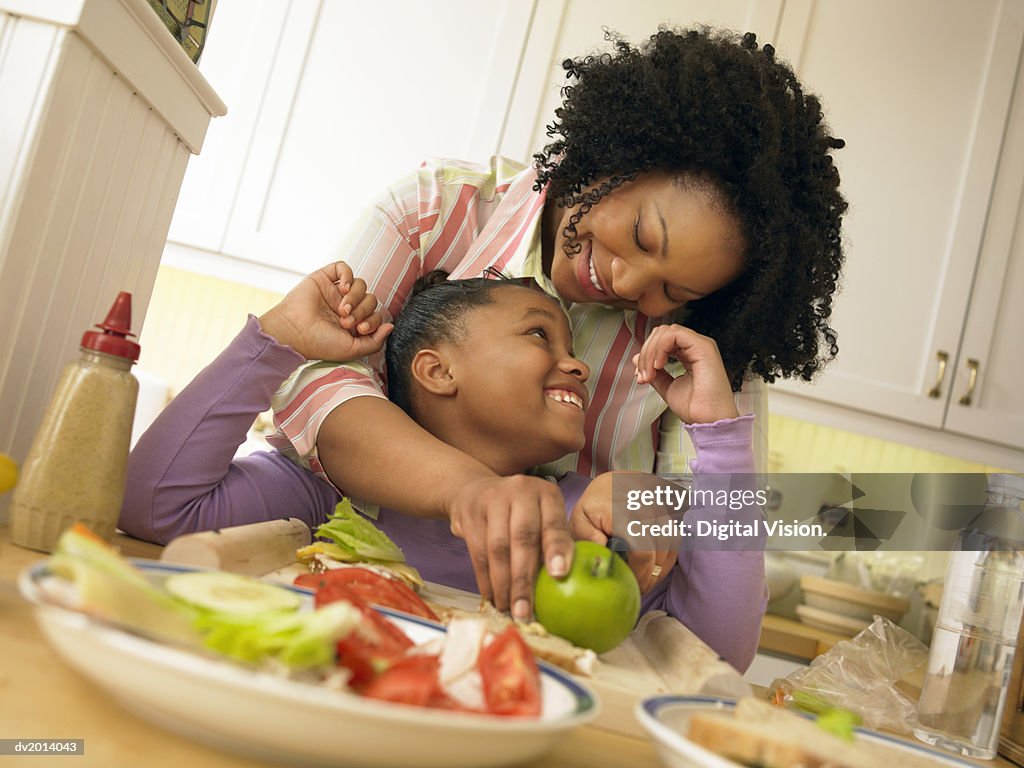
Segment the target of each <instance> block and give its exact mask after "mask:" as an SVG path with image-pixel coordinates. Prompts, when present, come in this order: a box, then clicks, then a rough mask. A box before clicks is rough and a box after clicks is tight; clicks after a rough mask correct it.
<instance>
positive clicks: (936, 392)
mask: <svg viewBox="0 0 1024 768" xmlns="http://www.w3.org/2000/svg"><path fill="white" fill-rule="evenodd" d="M935 357H936V359H937V360H938V361H939V375H938V376H936V377H935V385H934V386H933V387H932V388H931V389H929V390H928V397H934V398H939V397H942V382H943V380H944V379H945V378H946V363H948V362H949V354H948V353H946V352H943V351H942V350H941V349H940V350H939V351H938V352H936V353H935Z"/></svg>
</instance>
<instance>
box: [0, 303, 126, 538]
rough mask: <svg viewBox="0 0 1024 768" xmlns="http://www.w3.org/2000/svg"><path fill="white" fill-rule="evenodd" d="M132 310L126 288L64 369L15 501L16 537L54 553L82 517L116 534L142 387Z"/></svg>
mask: <svg viewBox="0 0 1024 768" xmlns="http://www.w3.org/2000/svg"><path fill="white" fill-rule="evenodd" d="M131 316H132V296H131V294H130V293H127V292H125V291H122V292H121V293H120V294H119V295H118V297H117V299H116V300H115V301H114V304H113V306H112V307H111V308H110V312H108V313H107V317H106V319H105V320H104V321H103V322H102V323H98V324H97V326H96V327H97V328H99V330H88V331H86V332H85V334H84V335H83V336H82V344H81V354H80V355H79V357H78V359H77V360H74V361H72V362H71V363H69V364H68V365H67V367H66V368H65V369H64V372H63V374H62V375H61V378H60V381H59V383H58V384H57V391H56V392H55V393H54V395H53V398H52V399H51V400H50V404H49V406H48V407H47V409H46V413H45V414H44V416H43V420H42V423H41V424H40V425H39V430H38V432H36V436H35V440H33V442H32V448H31V449H30V450H29V454H28V458H27V459H25V464H24V466H23V467H22V474H21V478H20V480H19V481H18V485H17V487H16V488H15V490H14V498H13V499H12V500H11V513H10V517H11V521H10V523H11V541H12V542H14V543H15V544H18V545H19V546H23V547H28V548H30V549H35V550H39V551H41V552H52V551H53V548H54V546H55V545H56V543H57V539H58V538H60V535H61V533H63V532H64V531H65V530H67V529H68V528H70V527H71V526H72V525H74V524H75V523H76V522H81V523H84V524H85V525H87V526H88V527H89V528H90V529H91V530H92V531H93V532H95V533H96V534H97V535H99V536H102V537H103V538H104V539H107V540H109V539H110V538H111V537H112V536H113V535H114V530H115V528H116V527H117V519H118V516H119V515H120V512H121V503H122V502H123V501H124V491H125V469H126V466H127V463H128V449H129V445H130V442H131V434H132V421H133V419H134V417H135V401H136V398H137V397H138V393H139V383H138V381H137V380H136V379H135V377H134V376H133V375H132V372H131V367H132V365H133V364H134V363H135V361H136V360H138V358H139V351H140V347H139V345H138V344H136V343H135V342H134V341H132V340H131V339H130V338H128V337H129V336H133V335H134V334H133V333H132V332H131Z"/></svg>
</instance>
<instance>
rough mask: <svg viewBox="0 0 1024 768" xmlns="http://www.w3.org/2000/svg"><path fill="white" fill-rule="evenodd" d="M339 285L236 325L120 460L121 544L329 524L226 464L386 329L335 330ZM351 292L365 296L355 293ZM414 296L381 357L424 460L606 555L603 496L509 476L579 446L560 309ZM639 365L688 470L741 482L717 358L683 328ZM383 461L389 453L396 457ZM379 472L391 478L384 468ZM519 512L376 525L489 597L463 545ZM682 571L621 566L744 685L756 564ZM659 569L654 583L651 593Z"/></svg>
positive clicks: (484, 282) (297, 292) (688, 557)
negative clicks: (316, 361) (483, 482)
mask: <svg viewBox="0 0 1024 768" xmlns="http://www.w3.org/2000/svg"><path fill="white" fill-rule="evenodd" d="M441 275H443V273H441ZM347 280H348V275H347V270H346V269H345V268H344V265H341V264H332V265H330V266H328V267H325V268H324V269H322V270H319V271H318V272H316V273H314V274H312V275H310V276H309V277H307V278H306V279H304V280H303V281H302V282H301V283H300V284H299V285H298V286H297V287H296V288H295V289H294V290H293V291H292V292H290V293H289V294H288V295H287V296H286V297H285V298H284V299H283V300H282V302H281V303H280V304H279V305H278V306H276V307H274V308H273V309H271V310H270V311H268V312H267V313H266V314H265V315H263V316H262V317H261V318H260V319H259V320H258V321H257V320H256V319H255V318H253V317H250V319H249V322H248V323H247V324H246V326H245V329H244V330H243V331H242V332H241V333H240V334H239V335H238V337H236V338H235V340H234V341H233V342H232V343H231V344H230V345H229V346H228V348H227V349H226V350H225V351H224V352H223V353H222V354H221V355H220V356H219V357H218V358H217V359H216V360H215V361H214V362H213V363H211V365H210V366H208V367H207V368H206V369H204V370H203V371H202V372H201V373H200V374H199V375H198V376H197V377H196V378H195V380H193V382H192V383H191V384H189V386H188V387H186V388H185V389H184V390H183V391H182V392H181V393H180V394H179V395H178V396H177V397H176V398H175V399H174V401H173V402H172V403H171V404H170V405H169V406H168V407H167V409H165V411H164V412H163V413H162V414H161V415H160V416H159V417H158V418H157V420H156V421H155V422H154V423H153V425H152V426H151V427H150V428H149V429H148V430H147V431H146V433H145V434H144V435H143V436H142V438H141V439H140V440H139V443H138V444H137V445H136V447H135V449H134V451H133V452H132V455H131V459H130V462H129V470H128V490H127V494H126V498H125V504H124V508H123V511H122V515H121V520H120V526H121V528H122V529H123V530H124V531H126V532H127V533H130V534H132V535H135V536H139V537H141V538H147V539H155V540H158V541H161V542H166V541H168V540H170V539H172V538H174V537H175V536H178V535H181V534H183V533H187V532H191V531H197V530H208V529H212V528H220V527H225V526H230V525H241V524H245V523H253V522H258V521H261V520H270V519H277V518H281V517H297V518H299V519H302V520H304V521H305V522H306V523H307V524H309V525H310V526H311V527H315V526H316V525H318V524H319V523H321V522H323V521H324V520H325V519H326V518H327V516H328V515H329V514H330V512H331V511H332V510H333V508H334V506H335V505H336V504H337V502H338V501H339V500H340V498H341V497H340V495H339V494H338V492H337V491H336V490H335V489H334V488H333V487H332V486H331V485H330V484H329V483H326V482H324V481H322V480H320V479H319V478H317V477H315V476H314V475H313V474H312V473H310V472H307V471H306V470H304V469H301V468H300V467H298V466H297V465H296V464H295V463H294V462H293V461H290V460H289V459H287V458H285V457H284V456H283V455H282V454H281V453H280V452H278V451H269V452H260V453H256V454H252V455H250V456H247V457H245V458H241V459H237V460H233V455H234V452H235V450H236V449H237V447H238V445H240V444H241V442H242V441H243V440H244V439H245V436H246V432H247V430H248V428H249V426H250V425H251V424H252V421H253V419H254V418H255V416H256V414H257V413H259V412H260V411H262V410H265V409H266V408H267V406H268V405H269V403H270V399H271V396H272V395H273V393H274V391H275V389H276V388H277V387H278V386H279V385H280V384H281V382H282V381H283V380H284V379H285V378H286V377H287V376H288V375H289V373H291V372H292V371H293V369H295V368H296V367H297V366H299V365H300V364H301V363H303V362H305V360H306V359H307V356H308V355H309V354H310V353H311V352H313V351H314V350H315V351H316V353H317V354H322V353H324V352H329V353H330V354H331V356H333V357H335V358H337V359H341V360H344V359H346V358H348V357H355V356H360V355H365V354H367V353H368V352H370V351H373V349H375V348H378V347H379V346H380V344H382V343H383V341H384V338H385V337H386V336H387V334H388V332H389V331H390V330H391V325H390V324H388V323H384V324H381V325H379V326H378V327H377V330H376V332H375V333H374V335H373V336H372V337H365V336H363V337H360V336H356V335H352V334H349V333H347V332H342V331H340V330H339V329H338V325H339V319H340V318H339V314H340V313H339V314H335V313H338V312H339V309H338V308H339V306H340V304H341V302H342V298H343V296H346V295H351V291H350V292H349V293H348V294H346V293H343V292H342V289H341V288H339V287H338V285H336V283H337V282H339V281H341V282H343V283H344V282H345V281H347ZM354 282H355V283H356V285H355V286H354V287H355V289H356V290H357V291H358V292H361V291H362V290H363V286H362V285H361V284H360V283H359V281H354ZM415 290H416V291H417V292H415V293H414V295H413V296H412V297H411V298H410V300H409V302H408V304H407V306H406V307H405V309H404V310H403V311H402V313H401V314H400V315H399V316H398V319H397V320H396V322H395V325H394V331H393V333H391V338H390V340H389V343H388V350H387V370H388V383H389V385H390V388H389V391H390V392H391V395H392V398H393V399H394V401H395V404H396V405H397V406H398V407H400V408H402V409H403V411H404V412H407V413H408V414H409V415H410V416H411V417H412V418H413V419H415V421H416V423H417V424H418V425H420V426H421V427H422V428H423V429H424V430H425V431H426V432H427V433H428V434H429V435H430V436H431V439H432V440H434V441H435V443H436V445H437V448H438V449H441V448H442V447H443V448H448V449H457V450H460V451H463V452H465V453H466V454H467V455H472V456H474V457H476V459H477V460H478V461H480V462H481V463H482V464H484V465H485V466H487V467H488V469H489V470H490V471H492V472H494V473H495V474H496V475H497V476H500V477H504V478H507V479H508V480H509V481H510V482H511V483H513V484H514V483H515V482H521V481H531V482H537V483H541V484H542V485H543V486H544V487H546V488H548V489H549V493H548V494H547V496H545V497H544V498H543V505H542V508H541V511H542V514H543V515H544V517H545V519H548V518H550V519H558V520H560V521H561V522H562V524H563V525H564V524H565V520H566V516H567V510H568V511H571V517H572V525H573V528H574V529H576V530H577V531H578V532H579V533H580V534H581V535H585V536H587V537H588V538H595V539H597V540H599V541H604V540H606V538H607V535H608V534H610V533H611V532H612V528H611V515H610V507H609V503H608V502H609V500H610V496H609V494H608V493H607V489H606V488H605V487H602V485H601V483H595V484H594V485H593V490H591V489H590V488H587V484H588V482H589V478H588V477H585V476H582V475H579V474H575V473H569V474H567V475H566V476H564V477H563V478H562V481H561V483H560V484H559V485H557V486H556V485H555V484H554V483H551V482H547V481H544V480H540V479H538V478H531V477H526V476H525V475H523V474H522V473H523V472H525V471H526V470H527V469H528V468H529V467H532V466H535V465H538V464H543V463H545V462H549V461H554V460H556V459H558V458H559V457H561V456H562V455H564V454H566V453H572V452H574V451H577V450H579V448H580V447H581V446H582V445H583V444H584V440H585V436H584V424H585V420H586V414H587V411H588V408H589V404H590V395H589V393H588V390H587V387H586V382H587V380H588V378H589V376H590V370H589V368H588V367H587V365H586V364H585V363H583V362H582V361H581V360H579V359H578V358H576V357H575V356H574V353H573V347H572V334H571V331H570V327H569V323H568V320H567V318H566V316H565V313H564V312H563V310H562V308H561V307H560V305H559V304H558V303H557V302H555V301H554V300H552V299H551V298H550V297H549V296H548V295H547V294H545V293H544V292H543V291H541V290H539V289H538V288H536V287H530V286H528V285H526V284H524V283H523V282H521V281H514V280H500V279H499V280H494V279H482V278H481V279H475V280H466V281H439V275H438V273H432V274H431V275H429V276H428V278H427V279H426V280H424V281H421V282H420V283H419V284H418V287H417V288H416V289H415ZM311 315H318V316H320V317H321V318H323V319H324V320H325V321H326V320H327V319H331V320H332V321H333V323H334V328H335V331H337V333H335V334H332V335H316V334H314V335H310V333H309V329H310V325H309V324H308V323H306V322H298V320H299V319H300V318H303V317H309V316H311ZM322 328H323V329H326V324H325V325H324V326H322ZM668 354H672V355H677V356H678V357H679V359H680V361H681V362H683V363H684V364H686V365H687V366H688V371H689V373H688V374H687V376H685V377H682V380H675V381H669V380H667V379H664V376H667V375H668V374H666V373H665V371H664V370H663V366H664V359H663V357H664V356H665V355H668ZM645 356H647V357H649V359H646V358H645ZM641 358H642V359H641V360H640V361H639V363H640V370H641V376H643V377H645V378H646V377H651V376H652V375H653V372H655V371H656V372H657V378H654V382H655V386H656V387H658V388H659V391H663V392H665V393H666V394H669V395H670V396H671V399H672V402H673V403H675V404H676V405H677V406H678V407H680V413H681V414H682V415H683V416H685V417H686V418H687V419H688V420H690V421H692V422H693V423H692V424H691V425H689V426H688V427H687V429H688V430H690V433H691V434H692V435H693V437H694V442H695V444H696V445H697V450H698V461H699V462H700V463H701V465H706V466H707V467H708V468H709V471H714V472H736V473H750V472H752V470H753V453H752V451H751V445H750V442H751V424H752V421H753V417H752V416H743V417H737V416H736V410H735V404H734V401H733V397H732V392H731V389H730V387H729V382H728V377H727V376H726V374H725V369H724V367H723V365H722V361H721V357H720V356H719V354H718V351H717V349H716V347H715V345H714V343H713V342H712V341H711V340H710V339H707V338H705V337H702V336H700V335H699V334H696V333H694V332H693V331H690V330H688V329H685V328H681V327H680V326H671V327H665V328H663V329H660V330H659V332H658V334H656V335H655V336H652V338H651V340H650V342H649V343H648V344H647V345H645V347H644V352H642V353H641ZM670 378H671V377H669V379H670ZM671 388H676V390H679V391H675V392H670V389H671ZM682 389H687V390H688V393H689V394H684V393H683V392H682V391H681V390H682ZM391 447H392V449H393V451H395V452H396V453H400V452H401V451H402V450H403V449H402V446H401V445H392V446H391ZM396 463H398V462H396ZM698 469H700V465H698ZM375 471H376V472H377V473H378V474H380V475H382V476H385V477H388V476H393V466H392V464H391V463H390V462H388V461H386V460H385V461H383V462H382V463H381V464H380V465H379V466H377V467H376V468H375ZM394 481H395V482H404V480H403V479H401V478H398V479H395V480H394ZM563 498H564V501H563ZM528 512H529V510H527V509H525V508H524V507H523V506H521V505H517V504H516V503H514V502H513V503H512V504H510V505H509V506H508V507H507V508H506V509H505V510H504V513H505V514H506V515H507V516H508V517H509V518H510V520H511V521H512V522H509V523H506V524H505V525H504V526H488V527H484V526H476V527H467V528H465V529H463V530H462V531H455V532H453V530H452V527H451V523H450V522H449V521H448V520H447V519H445V518H443V517H440V516H436V517H433V518H428V517H424V516H412V515H407V514H404V510H402V509H401V508H398V510H394V509H381V510H380V511H379V513H378V516H377V520H376V523H377V525H378V526H380V528H381V529H383V530H384V531H385V532H386V533H387V534H388V535H389V536H391V537H392V539H393V540H394V541H395V543H397V544H398V545H399V546H400V547H402V549H403V551H404V552H405V555H406V558H407V559H408V561H409V562H410V563H411V564H412V565H413V566H415V567H416V568H418V569H419V570H420V572H421V573H422V574H423V576H424V578H426V579H427V580H428V581H432V582H436V583H441V584H447V585H450V586H454V587H457V588H460V589H465V590H474V589H480V590H481V592H482V593H483V594H485V595H488V596H493V595H492V594H491V593H489V592H488V591H487V590H488V589H489V587H490V585H491V584H493V583H495V582H498V583H500V582H501V580H502V579H508V578H511V574H510V572H509V573H505V574H494V573H490V572H488V571H487V570H486V569H487V568H488V567H491V568H493V562H492V563H488V561H487V560H483V561H481V560H479V559H475V558H472V557H471V554H470V553H471V552H472V551H473V544H474V543H476V544H478V546H480V547H481V548H487V547H488V546H491V545H492V542H478V541H477V538H478V537H480V536H485V535H488V533H491V534H493V531H494V530H502V529H509V528H512V529H514V528H515V527H516V523H515V518H517V517H520V516H523V515H524V513H527V514H528ZM691 514H693V515H700V514H702V510H692V511H691ZM456 533H457V534H459V535H458V536H456V535H455V534H456ZM467 545H468V547H467ZM503 546H508V542H505V543H504V544H503ZM681 557H682V560H681V562H680V563H679V565H677V566H675V567H672V563H673V562H674V555H671V554H664V553H663V554H660V555H656V554H655V553H646V554H641V553H634V555H631V557H630V566H631V567H632V568H633V569H634V571H635V572H636V573H637V576H638V578H639V579H640V582H641V585H642V586H643V587H644V591H645V596H644V602H643V607H644V610H651V609H655V608H659V609H663V610H666V611H668V612H670V613H671V614H672V615H674V616H676V617H677V618H678V619H679V620H680V621H682V622H684V623H685V624H687V626H689V627H691V629H693V631H694V632H695V633H697V634H698V635H699V636H700V637H702V638H703V639H704V640H705V641H706V642H708V643H709V644H710V645H711V646H712V647H713V648H714V649H715V650H716V651H717V652H718V653H719V654H721V655H722V656H723V657H724V658H726V659H727V660H729V661H730V662H731V663H732V664H734V665H735V666H736V667H737V668H738V669H745V668H746V667H747V665H748V664H749V663H750V661H751V659H752V658H753V655H754V652H755V650H756V646H757V638H758V628H759V625H760V618H761V615H762V614H763V611H764V606H765V593H764V570H763V557H762V554H761V552H687V553H684V554H683V555H682V556H681ZM567 565H568V563H566V564H564V566H566V567H567ZM656 566H657V568H658V569H660V570H661V573H660V576H653V575H652V573H653V572H655V570H656V569H655V567H656ZM522 567H523V568H526V569H529V570H531V571H532V572H534V573H536V571H537V570H538V569H539V567H540V563H539V562H538V560H537V558H536V557H535V558H534V559H533V560H532V561H528V562H526V563H525V564H522ZM564 570H565V567H563V571H564ZM520 609H522V606H520Z"/></svg>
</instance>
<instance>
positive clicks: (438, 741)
mask: <svg viewBox="0 0 1024 768" xmlns="http://www.w3.org/2000/svg"><path fill="white" fill-rule="evenodd" d="M133 564H134V565H135V566H136V567H138V568H139V569H141V570H142V571H143V572H145V573H146V574H147V576H148V577H150V578H152V579H153V580H154V581H158V580H159V579H161V578H166V576H167V575H169V574H172V573H181V572H183V571H191V570H198V569H194V568H188V567H184V566H173V565H168V564H163V563H152V562H146V561H133ZM46 576H47V571H46V562H45V561H44V562H42V563H39V564H36V565H34V566H32V567H30V568H28V569H27V570H25V571H24V572H23V573H22V574H21V578H20V580H19V587H20V589H21V592H22V594H23V595H24V596H25V598H26V599H28V600H29V602H32V603H34V604H35V605H36V619H37V621H38V622H39V625H40V627H41V628H42V630H43V633H44V634H45V636H46V638H47V640H49V642H50V644H51V645H52V646H53V647H54V648H55V649H56V651H57V653H58V654H60V655H61V656H62V657H63V658H64V659H65V660H66V661H67V662H68V663H69V664H71V666H73V667H75V668H76V669H77V670H79V671H80V672H81V673H82V674H84V675H85V676H86V677H88V678H90V679H91V680H93V681H94V682H95V683H96V684H97V685H98V686H100V687H101V688H103V689H105V690H106V691H107V692H108V693H109V694H110V695H112V696H113V697H115V698H116V699H117V700H118V701H119V702H120V703H121V704H122V705H123V706H124V707H125V708H126V709H128V710H129V711H131V712H133V713H134V714H136V715H138V716H139V717H141V718H143V719H145V720H149V721H151V722H153V723H155V724H156V725H159V726H162V727H164V728H166V729H168V730H170V731H174V732H176V733H179V734H181V735H182V736H185V737H186V738H189V739H194V740H196V741H201V742H205V743H207V744H210V745H212V746H215V747H218V748H221V749H225V750H228V751H231V752H238V753H242V754H246V755H249V756H252V757H256V758H259V759H263V760H273V761H277V762H281V763H284V764H287V765H296V764H302V765H322V766H337V765H340V764H342V763H344V764H345V765H352V766H372V767H376V768H383V767H385V766H409V765H415V766H418V767H419V768H484V767H485V766H499V765H508V764H512V763H519V762H522V761H525V760H530V759H534V758H536V757H538V756H540V755H542V754H543V753H544V752H545V751H547V750H548V749H550V748H551V747H552V746H553V745H554V744H555V742H556V740H557V739H558V738H559V737H560V736H562V735H563V734H564V733H565V732H566V731H568V730H569V729H571V728H575V727H576V726H578V725H581V724H583V723H585V722H587V721H589V720H591V719H593V718H594V717H595V715H596V714H597V702H596V700H595V698H594V696H593V695H592V694H591V693H590V692H589V691H588V690H587V689H586V688H584V687H583V686H582V685H580V684H579V683H577V682H576V681H575V680H573V679H572V678H571V677H569V676H568V675H566V674H563V673H562V672H560V671H559V670H556V669H554V668H552V667H549V666H547V665H544V664H542V665H541V675H542V686H543V687H542V695H543V712H542V714H541V717H540V718H538V719H526V718H503V717H493V716H488V715H474V714H467V713H454V712H444V711H440V710H430V709H422V708H418V707H413V706H406V705H402V704H392V703H390V702H384V701H375V700H371V699H366V698H363V697H361V696H358V695H356V694H353V693H347V692H342V691H336V690H331V689H328V688H326V687H323V686H318V685H313V684H309V683H301V682H297V681H294V680H288V679H284V678H281V677H277V676H275V675H272V674H269V673H263V672H256V671H252V670H250V669H247V668H245V667H243V666H239V665H236V664H233V663H231V662H228V661H222V660H220V659H216V658H209V657H206V656H202V655H198V654H195V653H191V652H189V651H186V650H180V649H177V648H173V647H170V646H167V645H163V644H161V643H159V642H156V641H153V640H149V639H145V638H142V637H139V636H137V635H133V634H131V633H129V632H126V631H123V630H121V629H118V628H116V627H113V626H109V625H105V624H102V623H99V622H97V621H94V620H93V619H90V618H89V617H88V616H86V615H85V614H82V613H79V612H77V611H73V610H68V609H66V608H63V607H60V606H57V605H54V604H52V603H50V602H47V597H46V595H45V593H44V592H43V591H42V590H41V589H40V588H39V580H40V579H42V578H44V577H46ZM295 591H296V592H298V593H300V594H302V595H303V596H304V597H305V599H306V600H307V602H308V601H310V593H309V592H308V591H307V590H302V589H295ZM381 612H382V613H383V614H384V615H385V616H387V618H388V619H389V620H391V621H392V622H394V623H395V624H397V625H399V626H400V627H401V628H402V630H403V631H405V633H406V634H408V635H409V637H410V638H411V639H412V640H414V641H415V642H417V643H419V642H424V641H426V640H429V639H430V638H432V637H437V636H438V635H441V634H443V633H444V629H443V628H442V627H440V626H438V625H436V624H433V623H431V622H428V621H423V620H420V619H416V618H414V617H409V616H405V615H399V614H395V613H391V612H389V611H381Z"/></svg>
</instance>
